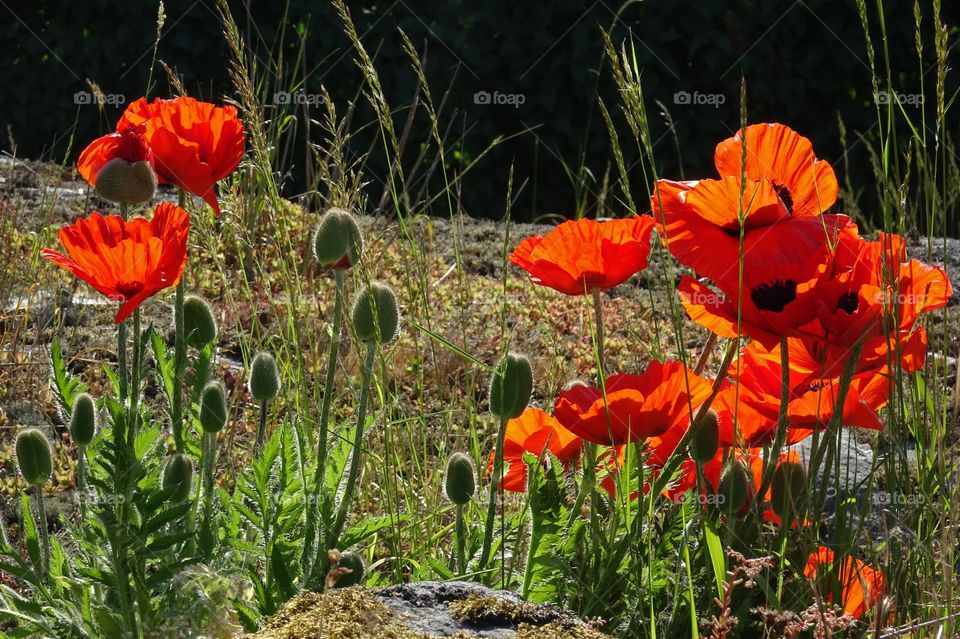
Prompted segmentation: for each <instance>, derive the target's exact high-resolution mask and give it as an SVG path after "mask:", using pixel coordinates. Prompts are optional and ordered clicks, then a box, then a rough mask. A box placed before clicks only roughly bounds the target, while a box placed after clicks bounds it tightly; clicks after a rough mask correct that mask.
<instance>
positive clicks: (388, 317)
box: [353, 282, 400, 343]
mask: <svg viewBox="0 0 960 639" xmlns="http://www.w3.org/2000/svg"><path fill="white" fill-rule="evenodd" d="M399 325H400V311H399V310H397V296H396V295H394V293H393V289H392V288H390V287H389V286H387V285H386V284H382V283H380V282H371V283H370V286H368V287H367V288H366V289H364V290H363V291H362V292H361V293H360V295H359V297H357V301H356V303H355V304H354V305H353V327H354V329H355V330H356V331H357V337H358V338H359V339H360V341H361V342H371V341H374V340H379V341H380V342H382V343H386V342H389V341H390V340H392V339H393V338H394V337H396V336H397V328H398V327H399Z"/></svg>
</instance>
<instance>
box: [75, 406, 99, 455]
mask: <svg viewBox="0 0 960 639" xmlns="http://www.w3.org/2000/svg"><path fill="white" fill-rule="evenodd" d="M96 434H97V404H96V402H94V401H93V398H92V397H90V395H88V394H87V393H80V394H79V395H77V396H76V397H75V398H74V399H73V410H71V411H70V437H71V438H72V439H73V443H75V444H76V445H77V446H87V445H89V444H90V442H92V441H93V438H94V436H95V435H96Z"/></svg>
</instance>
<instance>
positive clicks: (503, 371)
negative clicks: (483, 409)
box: [490, 353, 533, 419]
mask: <svg viewBox="0 0 960 639" xmlns="http://www.w3.org/2000/svg"><path fill="white" fill-rule="evenodd" d="M531 394H533V370H532V369H531V367H530V360H528V359H527V358H526V357H525V356H524V355H519V354H517V353H508V354H507V355H506V356H505V357H504V358H503V359H502V360H500V363H499V364H498V365H497V370H496V372H495V373H494V374H493V377H492V378H491V380H490V412H491V413H493V414H494V415H496V416H498V417H501V418H509V419H513V418H514V417H520V415H521V413H523V411H524V409H525V408H526V407H527V404H528V403H529V402H530V395H531Z"/></svg>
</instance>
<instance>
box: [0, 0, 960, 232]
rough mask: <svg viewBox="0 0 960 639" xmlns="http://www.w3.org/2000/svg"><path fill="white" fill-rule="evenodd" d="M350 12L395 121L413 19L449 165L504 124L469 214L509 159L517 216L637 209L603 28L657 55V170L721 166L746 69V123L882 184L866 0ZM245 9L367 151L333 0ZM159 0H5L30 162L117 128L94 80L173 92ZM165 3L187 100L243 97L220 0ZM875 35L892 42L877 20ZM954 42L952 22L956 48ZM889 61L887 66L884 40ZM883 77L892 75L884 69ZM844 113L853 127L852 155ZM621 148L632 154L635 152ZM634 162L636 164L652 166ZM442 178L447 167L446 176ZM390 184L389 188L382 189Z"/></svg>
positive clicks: (11, 135)
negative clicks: (876, 175) (617, 148)
mask: <svg viewBox="0 0 960 639" xmlns="http://www.w3.org/2000/svg"><path fill="white" fill-rule="evenodd" d="M868 4H870V5H873V4H874V3H868ZM943 4H944V7H943V12H944V14H943V19H944V21H945V22H946V23H947V24H949V25H956V24H957V23H958V20H957V17H958V16H957V14H958V12H960V6H958V5H960V3H956V2H944V3H943ZM913 5H914V3H913V2H909V1H907V0H897V1H896V2H887V3H883V11H884V15H885V26H886V32H887V48H888V50H889V51H890V52H896V53H895V54H893V55H892V57H891V60H890V64H891V68H890V76H891V78H892V82H893V85H894V86H895V87H896V88H897V90H898V91H900V92H901V93H903V94H909V95H915V94H918V93H920V91H921V78H922V86H923V90H924V91H925V93H926V98H927V104H926V105H925V108H924V107H921V106H920V105H918V104H906V105H904V109H905V110H906V111H907V113H908V115H909V116H910V117H911V118H912V119H914V120H915V121H916V122H919V121H920V120H921V119H923V118H925V119H926V123H927V125H929V126H931V127H932V126H933V116H934V114H933V110H934V108H933V99H932V96H933V93H932V92H933V87H934V85H935V76H936V73H935V70H934V69H935V60H934V57H933V47H932V46H930V45H929V42H931V41H932V35H931V34H932V21H931V16H930V7H929V3H923V6H922V7H921V13H922V22H921V31H922V32H923V34H924V36H925V37H926V38H927V42H928V44H927V46H926V47H925V49H924V51H923V54H922V60H920V61H918V58H917V55H916V44H915V21H914V14H913V11H914V6H913ZM349 6H350V9H351V11H352V13H353V19H354V21H355V22H356V25H357V29H358V31H359V33H360V34H361V37H362V39H363V41H364V43H365V45H366V47H367V49H368V50H369V51H370V52H371V54H372V55H373V56H374V60H375V64H376V66H377V69H378V71H379V73H380V77H381V80H382V82H383V84H384V91H385V93H386V97H387V101H388V103H389V104H390V105H391V107H392V108H393V109H394V110H395V113H396V123H397V124H396V126H397V129H398V131H400V130H402V129H403V125H404V122H405V121H406V118H407V108H408V107H409V105H410V104H411V101H412V99H413V96H414V94H415V90H416V83H417V80H416V75H415V74H414V73H413V71H412V70H411V67H410V64H409V60H408V58H407V57H406V56H405V54H404V52H403V50H402V48H401V40H400V37H399V35H398V34H397V28H398V27H400V28H402V29H403V30H404V31H405V32H406V33H407V35H408V36H409V37H410V39H411V40H412V41H413V43H414V45H415V46H416V47H417V48H418V50H419V51H420V52H421V53H423V54H425V66H426V72H427V73H426V76H427V78H428V81H429V82H430V84H431V86H430V88H431V92H432V94H433V96H434V99H435V101H436V102H438V103H439V102H440V101H441V100H443V101H444V106H443V112H442V114H441V121H442V123H443V124H444V126H449V127H450V133H449V137H448V139H447V143H446V146H447V148H448V154H447V162H448V164H449V165H450V166H449V168H450V170H451V171H452V173H454V174H455V173H456V171H457V170H458V168H459V167H462V166H464V165H465V164H466V163H468V162H469V161H470V160H471V159H473V158H475V157H477V155H478V154H480V153H481V152H482V150H483V149H484V148H486V147H487V145H488V144H489V143H490V141H491V140H493V139H494V138H496V137H497V136H505V137H507V139H506V140H505V141H504V142H503V143H502V144H499V145H498V146H496V148H494V149H493V150H492V152H491V153H489V154H488V155H487V156H485V157H484V158H483V159H482V161H481V162H480V163H479V164H478V165H477V166H476V167H475V168H473V169H471V172H470V178H469V180H468V181H467V183H466V184H467V186H466V187H465V188H464V189H463V191H462V193H461V194H460V196H461V201H462V205H463V209H464V211H465V212H467V213H469V214H471V215H473V216H477V217H500V216H502V215H503V209H504V205H503V202H504V196H505V193H506V190H507V179H508V175H509V172H510V170H509V167H510V165H513V167H514V193H515V195H516V196H517V200H516V203H515V206H514V209H513V211H514V213H513V215H514V219H520V220H532V219H537V218H541V217H543V216H545V215H550V214H560V215H565V216H573V215H580V214H596V213H600V214H611V213H612V214H619V213H622V212H623V210H622V206H621V205H620V204H619V200H618V196H619V192H618V191H617V189H616V188H614V187H613V186H612V184H613V183H614V182H615V181H616V175H617V174H616V170H615V167H614V166H613V165H612V154H611V151H610V140H609V135H608V132H607V129H606V127H605V125H604V122H603V119H602V117H601V115H600V112H599V109H598V106H597V104H598V99H599V100H602V101H604V103H605V104H606V105H607V106H608V108H610V109H611V112H612V113H613V115H614V117H615V119H616V121H617V124H618V126H625V125H624V124H623V121H622V118H620V117H619V113H618V112H617V109H618V107H617V106H616V104H617V103H618V101H619V98H618V97H617V96H616V95H615V89H614V87H613V83H612V81H611V78H610V77H609V70H608V69H607V68H606V62H605V60H604V51H603V41H602V38H601V36H600V30H606V31H610V32H611V34H612V39H613V41H614V43H621V42H623V41H624V40H625V39H626V38H627V37H628V35H629V34H630V33H631V32H632V34H633V37H634V38H635V39H636V41H637V42H638V43H639V44H638V46H637V48H636V51H635V54H636V56H637V58H638V61H639V63H640V66H641V67H642V68H643V85H644V90H645V92H646V99H647V104H648V108H649V109H650V119H651V129H652V137H653V139H654V140H655V141H656V146H655V153H656V155H657V157H658V163H659V166H658V167H657V170H658V173H659V175H663V176H669V177H677V178H679V177H681V176H684V177H686V178H688V179H690V178H692V177H712V176H713V173H714V171H713V168H712V164H711V159H712V150H713V147H714V145H715V144H716V143H717V142H718V141H720V140H721V139H723V138H725V137H727V136H729V135H731V134H732V132H733V131H734V130H735V129H736V128H737V126H738V122H739V113H738V110H739V107H738V102H739V90H740V81H741V77H743V78H745V80H746V88H747V98H748V110H749V120H750V121H751V122H758V121H781V122H784V123H786V124H789V125H790V126H792V127H794V128H796V129H797V130H799V131H800V132H802V133H803V134H804V135H807V136H809V137H810V138H812V139H813V141H814V144H815V147H816V149H817V153H818V155H819V156H820V157H823V158H826V159H828V160H830V161H831V162H832V163H833V164H834V165H835V167H836V168H837V170H838V173H839V174H840V177H841V180H843V179H844V178H849V180H850V182H851V183H852V184H853V185H854V190H855V191H859V192H860V195H859V196H858V204H859V205H860V207H861V208H864V209H865V210H868V209H869V206H870V202H871V199H872V198H875V197H876V194H875V190H874V188H873V187H872V185H871V179H872V174H871V170H870V165H869V154H868V152H867V150H866V146H867V145H865V144H864V143H863V142H861V141H860V136H861V135H864V136H866V137H867V139H871V138H872V134H875V133H876V132H875V131H874V130H873V129H874V128H875V127H876V123H877V111H876V106H875V103H874V96H873V91H872V88H871V84H870V69H869V66H868V64H869V62H868V58H867V55H866V46H865V40H864V34H863V30H862V28H861V25H860V21H859V17H858V14H857V8H856V4H855V2H854V0H796V1H793V0H777V1H770V0H729V1H713V0H710V1H703V0H689V1H688V0H647V1H644V2H627V3H622V4H618V3H617V2H615V1H614V0H593V1H591V0H583V1H571V0H541V1H538V2H522V1H518V0H487V1H486V2H468V1H466V0H396V1H377V2H373V1H369V0H351V1H350V2H349ZM231 7H232V9H233V13H234V16H235V18H236V19H237V22H238V23H239V24H240V25H241V27H242V28H244V29H245V34H244V35H245V39H246V43H247V45H248V47H249V49H250V53H251V55H252V57H253V58H254V59H255V60H256V61H257V65H258V72H259V79H260V81H261V85H260V87H261V91H262V94H263V96H264V101H265V104H266V105H267V106H268V108H269V107H270V106H271V105H270V102H271V101H272V99H273V95H274V94H275V92H277V91H280V90H286V89H292V88H296V87H302V89H303V91H304V92H305V93H306V94H314V93H317V92H318V91H319V87H320V85H321V84H322V85H324V86H325V87H326V88H327V90H329V92H330V94H331V95H332V96H333V98H334V100H335V102H336V103H337V105H338V111H341V112H342V111H344V110H346V105H347V104H348V103H349V102H356V103H357V107H356V112H355V113H354V115H353V123H352V128H353V130H355V131H357V134H356V135H355V136H353V138H352V140H351V143H352V144H353V145H354V148H353V151H354V152H355V153H358V154H360V153H363V152H365V151H366V150H367V149H368V148H369V147H371V146H372V143H373V142H375V136H378V135H379V133H378V131H377V128H376V126H374V125H372V124H371V123H372V122H374V121H375V117H374V115H373V113H372V111H371V110H370V109H369V107H368V106H367V105H366V103H365V102H364V100H363V99H362V97H361V93H360V91H361V89H362V86H361V83H362V78H363V76H362V74H361V73H359V72H358V70H357V68H356V66H355V62H354V55H353V51H352V49H351V46H350V43H349V41H348V40H347V38H346V37H345V36H344V34H343V31H342V23H341V22H340V20H339V19H338V17H337V16H336V13H335V12H334V10H333V8H332V7H331V6H329V4H328V3H326V2H323V1H318V0H289V1H287V2H283V1H280V2H266V1H257V2H254V1H252V0H248V1H247V2H231ZM157 8H158V5H157V3H156V2H152V1H138V2H117V1H108V0H87V1H85V2H75V1H74V0H40V1H37V2H26V1H22V2H12V1H11V0H4V1H3V2H0V15H2V16H3V19H2V20H0V41H2V42H4V48H5V51H4V55H3V57H4V64H3V65H0V86H2V87H4V89H3V91H2V92H0V130H2V132H3V136H2V144H0V148H2V149H3V150H5V151H7V152H10V153H15V154H16V155H17V156H19V157H27V158H39V159H47V160H53V161H65V162H67V163H72V162H74V161H75V159H76V156H77V154H78V153H79V151H80V149H82V148H83V146H84V145H85V144H87V143H88V142H89V141H90V140H91V139H92V138H93V137H95V136H97V135H99V134H102V133H104V132H107V131H109V130H110V129H111V128H112V127H113V124H114V122H115V121H116V118H117V117H118V115H119V114H120V112H121V111H122V108H123V105H122V104H106V105H104V106H103V108H102V109H101V108H98V106H97V105H95V104H78V103H77V102H78V101H79V102H83V100H84V97H83V94H80V96H81V97H80V99H79V100H78V99H76V98H75V96H76V95H77V94H78V92H84V91H86V92H89V91H90V89H89V87H88V83H87V80H88V79H89V80H90V81H92V82H94V83H96V85H97V86H98V87H99V88H100V90H102V91H103V93H104V94H107V95H108V96H110V95H119V96H122V97H121V98H118V99H115V100H114V102H119V101H124V102H127V103H128V102H130V101H132V100H134V99H136V98H137V97H139V96H141V95H143V94H144V90H145V89H146V88H147V86H148V83H151V88H150V96H151V97H154V96H168V95H169V91H170V88H169V83H168V81H167V78H166V76H165V74H164V72H163V70H162V69H161V68H160V67H159V65H156V67H154V68H153V70H152V73H151V67H152V64H151V63H152V58H153V43H154V40H155V39H156V37H157V34H156V19H157ZM874 9H875V7H873V6H872V7H871V10H872V11H873V12H872V13H871V15H872V16H875V15H876V12H875V11H874ZM165 12H166V16H167V17H166V22H165V25H164V27H163V30H162V33H161V35H160V40H159V48H158V53H157V58H158V60H162V61H163V62H165V63H166V64H167V65H169V67H170V68H172V69H173V70H174V71H175V72H176V73H177V74H178V75H179V76H181V78H182V80H183V82H184V85H185V86H186V87H187V90H188V91H189V92H190V93H191V94H192V95H195V96H196V97H202V98H205V99H208V100H221V99H222V98H223V96H224V95H227V94H228V93H229V91H230V84H229V78H228V53H227V48H226V45H225V44H224V41H223V37H222V35H221V31H220V23H219V20H218V18H217V15H216V11H215V8H214V7H213V4H212V2H211V1H210V0H167V1H166V3H165ZM870 29H871V36H872V37H873V38H874V40H875V42H879V41H880V25H879V24H878V21H875V22H874V23H872V24H871V25H870ZM955 35H956V34H955V33H954V32H953V31H951V38H950V42H951V44H952V43H954V41H955ZM877 64H878V66H880V65H883V64H884V61H883V54H882V51H878V62H877ZM878 74H880V75H881V76H882V75H884V74H885V73H884V69H883V68H882V66H881V68H878ZM483 91H485V92H488V93H489V94H491V96H492V95H493V93H494V92H497V93H498V94H500V96H506V95H522V96H523V97H522V98H520V99H514V100H513V101H514V102H519V101H522V104H519V105H513V104H478V103H477V100H476V94H477V93H478V92H483ZM955 91H956V74H955V73H954V74H952V76H951V75H948V84H947V91H946V94H947V97H948V98H949V97H950V96H952V95H953V94H954V92H955ZM681 92H686V93H687V94H688V95H689V96H690V100H689V101H690V103H689V104H683V103H682V102H683V101H684V100H683V97H682V94H681ZM88 95H89V94H88ZM704 96H713V97H704ZM717 96H721V97H717ZM501 99H505V98H502V97H501ZM698 100H699V101H701V102H702V101H709V102H713V104H706V103H700V104H697V103H695V102H697V101H698ZM491 101H493V100H491ZM717 102H722V104H716V103H717ZM667 113H669V115H667ZM294 115H295V116H296V120H295V125H294V126H293V127H291V128H290V129H287V135H288V136H289V137H288V138H287V139H286V144H287V145H288V146H289V150H290V153H288V154H286V155H284V156H283V161H284V165H283V166H278V167H277V169H278V170H279V171H281V172H282V173H285V175H286V177H285V188H286V189H287V194H288V195H291V196H293V195H296V194H298V193H301V192H303V191H304V189H305V186H304V185H305V178H304V171H303V164H304V155H305V154H304V149H305V148H306V144H305V141H306V140H305V139H306V136H308V135H309V136H310V138H311V140H312V141H313V142H314V143H319V142H321V141H322V132H321V131H319V130H318V127H312V129H311V130H310V131H308V127H306V126H304V122H305V118H306V117H307V116H309V117H313V118H318V119H319V118H320V109H319V108H318V107H317V106H316V105H309V104H300V105H296V109H295V110H294ZM268 117H269V112H268ZM950 117H951V119H952V121H950V122H948V123H947V124H948V126H947V129H948V131H950V132H955V131H956V129H957V121H956V116H955V115H951V116H950ZM839 118H842V121H843V124H844V126H845V127H846V130H847V136H846V148H845V147H844V145H843V144H842V142H841V135H840V131H839V126H838V119H839ZM671 122H672V123H673V127H674V128H673V129H672V132H671V128H670V123H671ZM363 125H368V126H363ZM517 134H519V135H517ZM429 136H430V129H429V123H428V120H427V118H426V116H425V115H424V114H423V112H422V108H421V109H420V111H419V113H418V116H417V117H416V118H415V120H414V122H413V128H412V129H411V132H410V141H409V143H408V145H407V147H406V149H407V150H406V154H408V155H410V156H411V157H410V158H409V159H408V158H406V157H405V158H404V161H405V162H412V161H413V159H414V158H415V157H416V155H417V153H418V149H420V148H422V143H423V142H425V141H426V140H427V139H428V138H429ZM898 142H899V143H901V144H905V143H907V142H908V140H898ZM451 150H452V151H453V152H451ZM624 151H625V153H626V155H627V158H626V159H627V162H628V164H629V163H632V162H633V161H634V159H635V158H636V157H637V150H636V149H632V148H625V149H624ZM385 167H386V158H385V157H382V156H381V157H378V156H377V155H376V153H374V154H373V155H371V157H370V158H369V160H368V163H367V170H368V171H369V177H370V179H371V180H374V181H375V180H376V179H377V178H378V176H379V178H380V179H381V180H382V179H383V178H384V176H385V175H386V168H385ZM635 169H636V171H637V172H638V177H639V170H640V169H639V167H635ZM605 176H608V179H609V182H610V185H607V186H606V187H605V182H606V181H607V179H606V178H605ZM434 179H436V180H439V179H440V177H439V172H435V173H434ZM441 184H442V183H441ZM380 188H382V187H380V186H379V185H377V188H376V189H374V190H376V191H377V194H379V189H380ZM438 188H439V186H436V187H434V188H433V189H432V190H433V191H437V190H438ZM605 192H606V194H607V195H606V197H604V195H603V194H604V193H605ZM598 203H599V205H598ZM600 207H602V208H603V209H604V210H603V211H598V210H597V209H598V208H600ZM445 211H446V208H445V207H444V209H443V210H438V211H435V212H436V213H444V212H445Z"/></svg>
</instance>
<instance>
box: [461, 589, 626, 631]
mask: <svg viewBox="0 0 960 639" xmlns="http://www.w3.org/2000/svg"><path fill="white" fill-rule="evenodd" d="M449 607H450V610H451V611H452V612H453V614H454V616H455V617H457V618H458V619H459V620H460V621H463V622H465V623H469V624H472V625H476V626H482V627H489V626H505V625H511V626H516V628H517V639H604V638H605V637H607V636H608V635H605V634H603V633H601V632H599V631H597V630H595V629H594V628H592V627H591V626H590V625H588V624H585V623H584V622H583V621H581V620H579V619H577V618H576V617H574V616H573V615H571V614H570V613H568V612H566V611H564V610H562V609H560V608H557V607H556V606H550V605H544V604H535V603H531V602H528V601H512V600H510V599H505V598H503V597H484V596H480V595H471V596H469V597H467V598H466V599H461V600H459V601H454V602H451V603H450V604H449Z"/></svg>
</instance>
